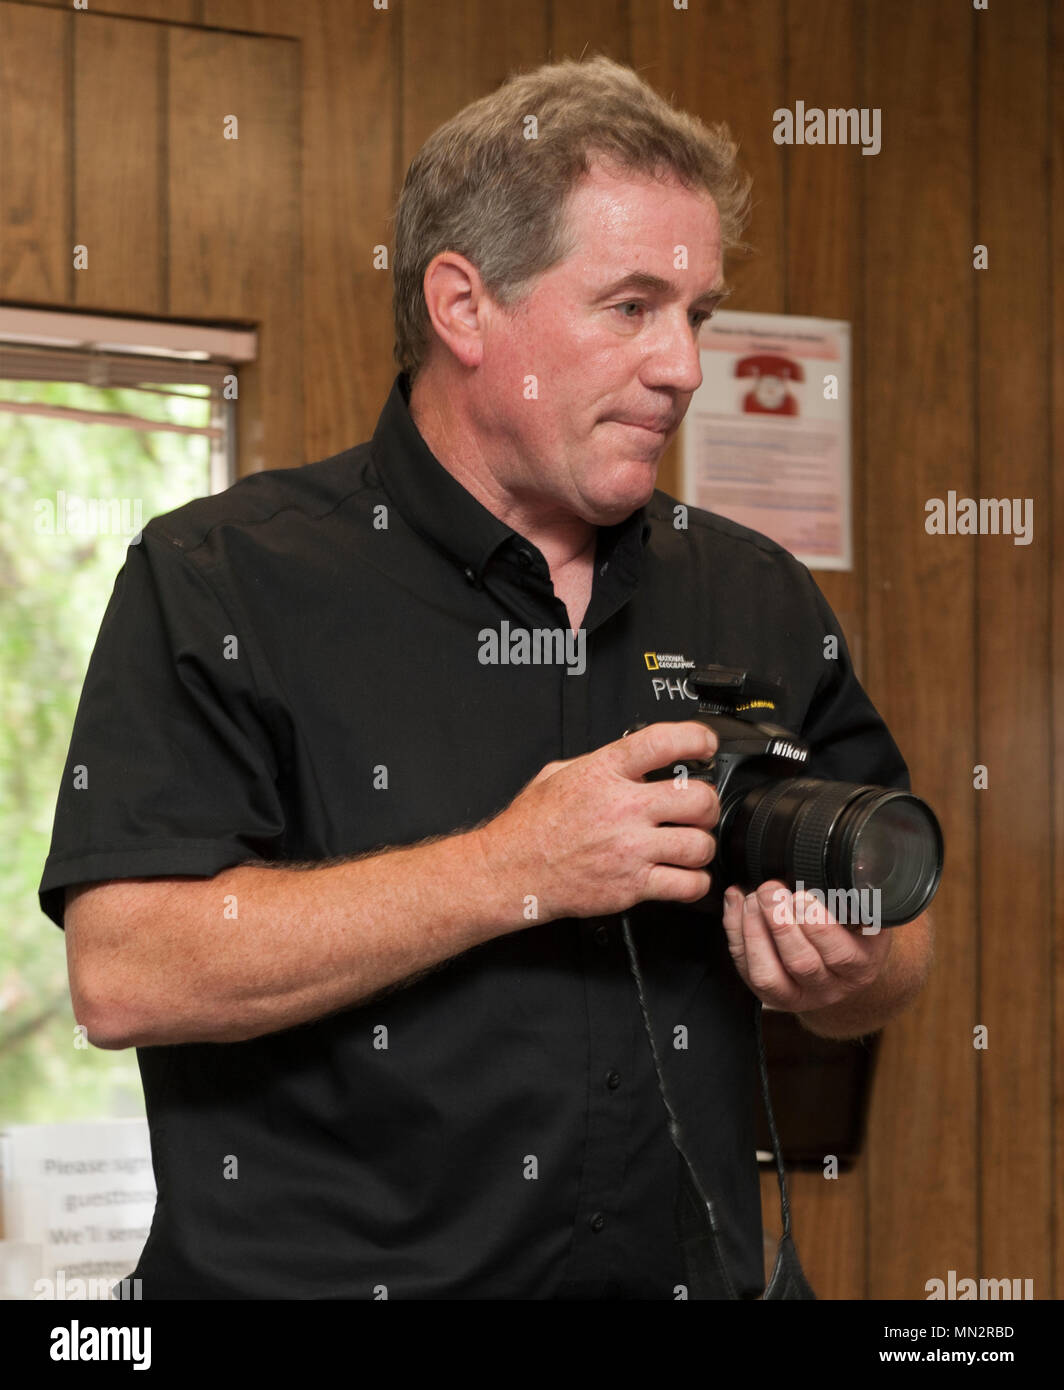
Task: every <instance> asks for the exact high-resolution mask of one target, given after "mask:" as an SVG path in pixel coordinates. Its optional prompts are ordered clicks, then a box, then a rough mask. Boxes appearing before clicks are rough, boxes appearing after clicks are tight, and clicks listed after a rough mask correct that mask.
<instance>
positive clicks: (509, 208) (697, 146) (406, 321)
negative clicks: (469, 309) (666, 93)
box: [393, 55, 751, 381]
mask: <svg viewBox="0 0 1064 1390" xmlns="http://www.w3.org/2000/svg"><path fill="white" fill-rule="evenodd" d="M529 116H534V117H535V118H536V122H537V126H538V138H536V139H526V138H525V130H526V123H527V117H529ZM737 152H738V147H737V145H736V143H735V141H734V140H733V139H732V136H731V133H730V131H729V130H728V127H727V126H726V125H725V124H723V123H718V124H715V125H711V126H706V125H704V124H703V123H702V121H700V120H699V119H698V118H697V117H696V116H690V115H688V114H687V113H686V112H683V111H678V110H676V109H675V108H674V107H672V106H670V105H669V103H668V102H666V101H665V100H663V98H662V97H660V96H658V94H657V93H656V92H655V91H654V90H653V89H652V88H651V87H649V86H648V85H647V84H646V83H645V82H644V81H643V80H642V78H640V77H639V76H637V74H636V73H635V72H633V71H632V69H631V68H628V67H624V66H622V65H621V64H619V63H615V62H613V61H612V60H611V59H609V58H606V57H603V56H601V55H596V56H595V57H593V58H591V59H589V60H588V61H586V62H575V61H573V60H572V59H567V60H565V61H564V62H560V63H553V64H548V65H544V66H543V67H539V68H536V69H535V70H534V71H533V72H529V73H518V74H516V75H514V76H512V77H510V78H509V79H508V80H507V81H506V82H505V83H503V85H502V86H501V87H499V88H498V89H497V90H496V91H494V92H491V93H490V94H489V95H488V96H485V97H481V98H480V99H479V100H478V101H475V102H473V103H472V104H471V105H469V106H467V107H465V108H464V109H463V110H462V111H459V112H458V114H457V115H456V116H453V117H452V118H451V119H450V120H449V121H447V122H446V123H445V124H444V125H442V126H440V127H439V129H438V130H436V131H434V132H433V134H432V135H430V136H429V138H428V139H427V140H426V141H425V143H424V145H422V147H421V149H420V150H419V151H418V153H417V154H416V155H415V156H414V159H413V160H412V162H411V164H410V168H409V169H408V170H407V173H406V178H405V179H404V181H403V187H402V190H401V192H400V194H399V201H398V204H397V206H396V211H395V259H394V267H393V270H394V311H395V360H396V362H397V364H398V366H399V369H400V370H401V371H405V372H408V373H409V375H410V379H411V381H413V379H414V377H415V376H416V375H417V373H418V371H419V369H420V368H421V367H422V365H423V364H424V362H425V358H426V355H427V353H428V349H429V346H430V340H431V335H432V332H433V330H432V324H431V321H430V319H429V316H428V310H427V308H426V306H425V296H424V291H423V283H424V278H425V271H426V269H427V267H428V264H429V262H430V261H431V260H432V259H433V257H434V256H436V255H438V254H439V253H440V252H441V251H457V252H458V253H459V254H460V255H462V256H465V257H466V258H467V259H468V260H469V261H471V262H472V263H473V265H475V266H476V267H477V270H478V271H479V272H480V276H481V279H482V280H483V282H484V285H485V287H486V289H487V290H488V292H489V293H490V294H491V296H492V297H493V298H494V299H495V300H496V301H497V302H498V303H499V304H501V305H502V306H503V307H505V308H507V309H510V308H513V306H514V305H515V304H516V303H517V302H519V301H520V300H521V299H522V298H523V297H524V295H525V294H526V293H528V292H529V291H530V290H531V289H532V288H533V283H534V281H535V279H536V278H537V277H538V276H539V275H541V274H542V273H543V272H544V271H546V270H549V269H550V268H551V267H552V266H554V265H557V264H558V263H559V262H560V261H563V260H564V259H565V258H566V257H567V256H568V255H569V254H570V253H571V252H572V251H573V250H574V249H575V247H576V238H575V236H574V235H573V233H572V230H571V229H570V227H569V226H568V223H567V220H566V216H565V214H566V211H567V199H568V195H569V193H570V192H571V191H572V190H573V189H574V187H575V185H576V184H577V183H578V182H579V180H580V179H581V178H583V177H584V175H586V174H588V173H589V172H590V171H591V164H592V157H594V159H596V160H600V161H602V162H603V164H604V165H605V166H606V167H608V168H609V169H610V170H611V172H613V171H618V170H619V171H623V172H628V171H631V172H634V173H639V174H641V175H649V176H651V177H658V178H661V177H663V176H668V175H671V176H672V177H675V178H678V179H679V180H680V181H681V182H682V183H683V184H684V185H685V186H686V187H688V188H692V189H695V190H697V191H702V190H704V191H706V192H708V193H709V194H710V195H711V196H712V198H713V200H714V202H715V203H716V206H717V211H718V213H719V214H720V224H721V238H722V250H723V251H724V252H727V251H729V250H735V249H738V248H744V249H745V243H744V242H743V241H742V240H741V237H742V234H743V232H744V230H745V228H746V223H747V221H748V219H749V216H750V184H751V180H750V178H749V176H748V175H747V174H745V173H744V172H743V171H742V170H741V169H740V168H739V167H738V165H737V163H736V155H737Z"/></svg>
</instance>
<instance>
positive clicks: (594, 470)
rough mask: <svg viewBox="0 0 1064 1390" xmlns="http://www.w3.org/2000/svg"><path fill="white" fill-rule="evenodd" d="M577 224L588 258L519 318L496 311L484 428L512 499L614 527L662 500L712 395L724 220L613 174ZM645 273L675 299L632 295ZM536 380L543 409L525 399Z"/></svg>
mask: <svg viewBox="0 0 1064 1390" xmlns="http://www.w3.org/2000/svg"><path fill="white" fill-rule="evenodd" d="M569 212H570V221H571V225H572V226H573V228H574V231H575V233H576V235H577V237H578V242H577V246H576V249H575V251H574V252H573V253H572V254H571V255H570V256H569V257H568V259H566V260H565V261H563V262H562V263H561V264H560V265H557V266H555V267H554V268H553V269H552V270H549V271H547V272H546V273H545V274H544V275H542V276H541V277H540V278H539V279H538V280H537V281H536V283H535V285H534V287H533V289H532V291H531V293H530V295H529V297H528V299H527V300H525V301H524V302H523V303H522V304H520V305H518V306H516V308H515V309H514V311H513V313H512V314H508V313H506V312H505V311H503V310H501V309H500V308H499V307H498V306H497V305H494V304H491V305H490V309H491V312H490V314H489V315H488V317H487V321H486V327H485V339H484V355H483V358H482V361H481V365H480V372H481V378H482V383H483V387H484V389H483V391H478V393H477V400H476V404H475V407H474V410H475V422H476V427H477V431H478V434H479V435H480V436H481V439H482V440H483V442H484V445H485V455H486V457H488V458H489V459H490V461H491V466H492V470H493V472H494V473H495V476H496V478H497V480H498V481H499V482H500V483H501V484H502V485H503V486H504V487H506V488H507V489H508V490H509V491H510V493H511V494H512V495H514V496H520V497H522V498H524V499H526V500H528V501H532V502H534V503H536V504H538V505H542V503H543V502H545V501H547V502H549V501H553V502H555V503H556V504H557V505H558V508H559V510H562V511H564V512H568V513H571V514H575V515H578V516H581V517H583V518H584V520H586V521H589V522H591V523H593V524H595V525H612V524H614V523H616V522H618V521H623V520H624V518H625V517H627V516H629V515H630V514H631V513H632V512H633V511H634V510H635V509H636V508H637V507H640V506H642V505H643V504H644V503H645V502H647V501H648V500H649V499H650V496H651V493H652V492H653V490H654V486H655V483H656V480H657V470H658V463H659V461H660V459H661V456H662V454H663V453H664V451H665V447H666V445H667V444H668V442H669V440H670V439H671V438H672V436H673V435H674V434H675V432H676V430H677V428H678V426H679V424H680V421H681V420H682V419H683V417H684V415H685V414H686V412H687V407H688V405H689V404H690V400H691V395H692V393H693V392H694V391H695V390H696V389H697V388H698V386H699V385H700V384H701V381H702V370H701V366H700V364H699V350H698V341H699V333H698V329H699V327H700V325H701V323H702V322H703V321H704V320H705V319H706V317H707V316H708V314H709V313H710V312H711V311H712V309H713V308H714V307H715V303H716V300H717V299H718V298H719V297H720V291H721V289H722V275H721V271H722V266H721V250H720V220H719V217H718V215H717V209H716V205H715V204H714V202H713V200H712V198H711V197H710V196H709V195H708V193H695V192H691V191H688V190H687V189H685V188H684V187H683V186H682V185H681V184H679V183H677V182H669V183H659V182H656V181H651V180H648V179H644V178H642V177H641V176H639V175H634V174H623V175H622V174H614V173H612V172H607V171H606V170H604V169H602V168H601V167H600V166H595V167H594V169H593V172H592V173H591V174H590V175H589V176H588V177H587V178H586V179H585V180H584V181H583V182H582V183H581V184H580V185H578V187H577V189H576V190H575V192H574V194H573V196H572V198H571V200H570V203H569ZM681 247H682V248H686V256H687V265H686V268H685V269H677V268H676V262H677V260H679V259H680V256H681V255H682V252H680V251H679V250H678V248H681ZM633 272H635V273H638V274H642V275H646V276H653V277H657V278H658V279H659V280H661V281H663V282H665V286H666V287H665V288H648V287H646V286H645V285H641V284H628V285H627V286H625V285H624V283H623V282H624V281H625V279H626V277H628V276H630V275H632V274H633ZM529 376H534V377H535V378H536V391H537V393H538V394H537V398H536V399H526V398H525V393H526V387H525V383H526V378H527V377H529ZM621 421H627V422H641V423H642V424H643V425H655V426H657V427H658V432H654V431H651V430H647V429H645V428H640V427H639V425H638V424H637V423H635V424H634V423H621Z"/></svg>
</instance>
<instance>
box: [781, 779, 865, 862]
mask: <svg viewBox="0 0 1064 1390" xmlns="http://www.w3.org/2000/svg"><path fill="white" fill-rule="evenodd" d="M808 783H809V785H810V786H812V784H813V779H811V778H810V779H808ZM860 790H861V786H860V784H859V783H856V782H825V783H824V784H823V785H822V786H821V787H820V788H819V790H818V791H816V792H813V794H812V796H811V797H810V799H809V800H808V801H807V802H806V803H805V805H804V806H803V807H802V808H801V810H800V811H799V812H798V815H797V817H796V821H795V827H794V840H793V848H792V850H791V853H790V856H789V857H790V860H791V863H792V864H793V865H794V877H795V879H797V880H800V881H801V882H802V883H804V884H805V885H806V886H807V887H809V888H820V889H828V888H848V887H849V886H850V885H849V884H848V883H830V884H829V883H828V882H827V878H828V873H827V850H828V838H829V836H830V834H831V827H832V826H833V825H834V824H835V822H836V821H837V820H838V818H839V813H840V811H842V809H843V808H844V807H845V806H846V805H847V803H848V802H850V801H851V800H852V799H853V796H854V794H855V793H856V792H859V791H860Z"/></svg>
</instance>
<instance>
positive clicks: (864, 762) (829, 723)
mask: <svg viewBox="0 0 1064 1390" xmlns="http://www.w3.org/2000/svg"><path fill="white" fill-rule="evenodd" d="M806 574H807V578H808V582H809V585H810V587H811V589H812V599H813V604H814V606H815V609H816V613H817V620H818V622H819V624H820V628H821V634H822V636H821V642H822V648H826V647H827V644H826V643H824V641H823V639H824V638H827V637H832V636H833V637H836V638H837V653H836V655H835V656H834V657H831V656H829V655H826V654H825V655H824V656H823V666H824V672H823V675H822V676H821V678H820V681H819V682H818V684H817V686H816V689H815V691H814V693H813V698H812V700H811V701H810V703H809V707H808V709H807V710H806V714H805V718H804V720H803V722H802V726H801V729H800V733H801V735H802V737H803V738H804V739H805V740H806V741H807V742H808V744H809V745H810V749H811V752H810V755H809V761H808V763H807V764H806V768H807V771H806V773H805V774H804V775H806V776H809V777H825V778H828V779H830V780H834V781H839V782H861V783H867V784H868V785H870V786H879V787H895V788H898V789H900V790H902V791H910V790H911V786H910V781H909V769H908V767H907V766H906V764H905V760H904V758H903V757H902V755H901V752H900V750H899V748H898V745H897V744H896V743H895V742H894V739H893V737H892V736H891V733H890V730H889V729H888V728H887V726H886V724H885V723H884V722H883V720H882V718H881V717H880V715H879V712H878V711H877V710H876V708H875V706H874V705H873V704H872V701H871V700H870V699H869V698H868V695H867V694H866V693H865V690H864V687H863V686H862V685H861V683H860V681H859V680H858V679H857V674H856V672H855V671H854V668H853V661H852V659H851V657H850V650H849V647H848V646H847V644H846V639H845V637H844V636H843V632H842V627H841V625H840V623H839V621H838V619H837V618H836V616H835V614H834V613H833V612H832V610H831V607H830V605H829V604H828V601H827V599H826V598H825V597H824V595H823V594H822V593H821V592H820V590H819V588H818V587H817V585H816V582H815V581H814V579H813V577H812V575H810V574H808V571H806Z"/></svg>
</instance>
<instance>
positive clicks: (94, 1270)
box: [0, 1119, 155, 1299]
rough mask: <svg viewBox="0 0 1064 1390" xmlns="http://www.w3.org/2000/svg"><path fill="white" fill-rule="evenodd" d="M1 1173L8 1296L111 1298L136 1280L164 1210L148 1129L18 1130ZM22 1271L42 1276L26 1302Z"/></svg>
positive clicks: (103, 1124) (104, 1124)
mask: <svg viewBox="0 0 1064 1390" xmlns="http://www.w3.org/2000/svg"><path fill="white" fill-rule="evenodd" d="M0 1168H2V1171H3V1189H2V1190H3V1231H4V1236H5V1240H4V1241H3V1242H0V1247H6V1250H4V1249H2V1248H0V1267H3V1268H4V1269H5V1270H6V1279H5V1282H6V1283H7V1284H8V1288H7V1289H6V1290H5V1292H6V1295H7V1296H8V1297H21V1298H62V1299H81V1298H101V1297H106V1296H107V1288H108V1286H110V1285H113V1284H115V1283H117V1282H118V1281H120V1280H122V1279H125V1278H126V1276H127V1275H129V1274H131V1273H132V1271H133V1269H134V1268H135V1267H136V1264H137V1261H138V1260H139V1258H140V1252H141V1250H142V1249H143V1246H144V1242H145V1241H146V1240H147V1238H148V1231H149V1229H150V1228H151V1221H152V1214H153V1212H154V1210H155V1179H154V1176H153V1173H152V1166H151V1145H150V1141H149V1137H148V1126H147V1122H146V1121H145V1120H143V1119H138V1120H86V1121H83V1122H81V1123H75V1124H56V1125H12V1126H11V1127H10V1128H9V1129H7V1130H6V1131H5V1132H4V1133H3V1134H2V1135H0ZM34 1247H36V1248H37V1249H38V1250H39V1252H40V1256H39V1260H30V1259H29V1258H28V1256H29V1254H30V1252H31V1251H32V1249H33V1248H34ZM16 1256H17V1257H18V1258H17V1260H16V1258H15V1257H16ZM16 1265H17V1267H18V1269H19V1271H20V1272H21V1271H23V1270H25V1271H26V1273H25V1274H21V1273H20V1278H27V1277H28V1273H29V1271H31V1270H32V1272H33V1275H34V1280H33V1284H32V1285H31V1286H29V1287H27V1288H25V1289H24V1290H23V1291H22V1292H21V1293H15V1292H14V1291H12V1289H11V1288H10V1285H11V1282H12V1280H13V1278H14V1277H15V1268H16Z"/></svg>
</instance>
